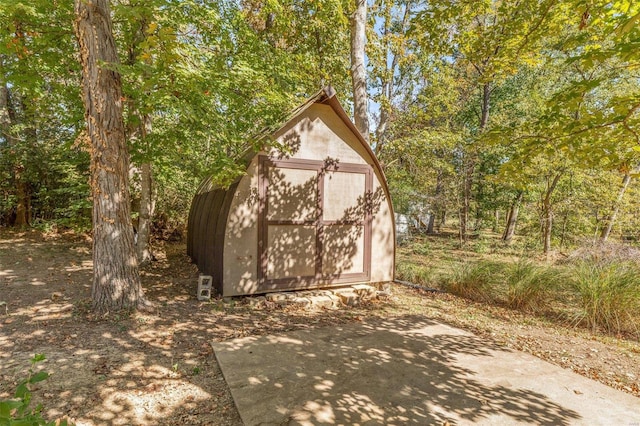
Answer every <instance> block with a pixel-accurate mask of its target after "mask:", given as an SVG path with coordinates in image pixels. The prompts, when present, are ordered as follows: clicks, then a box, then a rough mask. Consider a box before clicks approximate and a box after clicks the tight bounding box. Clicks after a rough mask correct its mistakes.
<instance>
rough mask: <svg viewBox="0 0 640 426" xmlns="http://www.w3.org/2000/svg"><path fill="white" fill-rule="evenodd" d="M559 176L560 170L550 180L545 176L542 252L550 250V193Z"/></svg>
mask: <svg viewBox="0 0 640 426" xmlns="http://www.w3.org/2000/svg"><path fill="white" fill-rule="evenodd" d="M561 177H562V172H560V173H558V174H556V175H555V176H554V178H553V181H551V182H549V178H547V190H546V191H545V194H544V198H543V199H542V221H543V223H542V241H543V252H544V254H549V252H550V251H551V230H552V228H553V208H552V205H551V195H552V194H553V191H555V189H556V186H557V185H558V182H559V181H560V178H561Z"/></svg>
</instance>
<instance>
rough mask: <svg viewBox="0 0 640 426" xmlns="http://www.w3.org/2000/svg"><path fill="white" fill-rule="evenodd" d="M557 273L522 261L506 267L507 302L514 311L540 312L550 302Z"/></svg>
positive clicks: (530, 262)
mask: <svg viewBox="0 0 640 426" xmlns="http://www.w3.org/2000/svg"><path fill="white" fill-rule="evenodd" d="M555 275H556V271H554V270H553V269H551V268H549V267H546V266H540V265H536V264H535V263H534V262H532V261H531V260H527V259H521V260H520V261H518V262H516V263H512V264H510V265H509V266H507V267H506V269H505V273H504V279H505V283H506V286H507V288H506V302H507V305H508V306H509V307H511V308H514V309H522V310H538V309H539V308H540V307H542V306H544V304H545V303H546V302H548V301H549V299H550V296H551V290H552V288H553V284H554V281H555Z"/></svg>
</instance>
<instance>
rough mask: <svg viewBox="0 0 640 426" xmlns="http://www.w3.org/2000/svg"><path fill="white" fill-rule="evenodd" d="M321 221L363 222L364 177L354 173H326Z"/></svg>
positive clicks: (361, 174)
mask: <svg viewBox="0 0 640 426" xmlns="http://www.w3.org/2000/svg"><path fill="white" fill-rule="evenodd" d="M323 180H324V185H323V191H322V194H323V200H322V219H323V220H325V221H332V220H337V221H356V220H357V221H363V220H364V219H365V211H364V195H365V191H366V188H365V184H366V175H365V174H364V173H354V172H328V173H326V174H325V176H324V179H323Z"/></svg>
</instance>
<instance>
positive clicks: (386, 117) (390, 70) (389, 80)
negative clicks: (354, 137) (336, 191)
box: [375, 1, 412, 154]
mask: <svg viewBox="0 0 640 426" xmlns="http://www.w3.org/2000/svg"><path fill="white" fill-rule="evenodd" d="M388 3H389V4H390V5H391V7H396V6H397V5H396V3H395V2H394V1H390V2H388ZM384 7H389V5H385V6H384ZM411 8H412V2H411V1H408V2H406V4H405V5H404V14H403V16H402V23H401V26H400V31H402V32H403V33H405V32H406V31H407V29H408V27H409V24H410V22H411ZM392 25H393V22H392V19H391V13H385V19H384V35H385V36H386V35H388V33H389V32H390V31H391V27H392ZM385 52H386V58H385V65H386V69H385V73H384V75H383V76H380V78H381V80H382V81H381V82H382V90H381V92H382V95H383V97H384V100H385V101H386V102H381V105H380V120H379V121H378V126H377V127H376V131H375V133H376V154H380V153H381V151H382V147H383V146H384V145H385V143H386V133H387V129H388V127H389V123H390V121H391V105H392V102H393V98H394V86H393V80H394V75H395V73H396V68H397V67H398V55H397V54H395V53H394V52H393V51H392V50H391V48H390V47H389V45H388V44H387V48H386V49H385ZM389 57H390V58H391V62H390V63H389V61H388V60H387V59H388V58H389Z"/></svg>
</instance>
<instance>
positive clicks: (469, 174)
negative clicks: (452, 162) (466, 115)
mask: <svg viewBox="0 0 640 426" xmlns="http://www.w3.org/2000/svg"><path fill="white" fill-rule="evenodd" d="M490 107H491V85H490V84H489V83H484V84H483V85H482V105H481V114H480V123H479V124H480V127H479V128H478V132H479V133H480V134H482V133H483V132H484V131H485V130H486V129H487V125H488V124H489V110H490ZM476 157H477V153H476V152H475V147H473V146H472V147H470V148H469V153H468V155H467V159H466V161H465V162H464V175H463V180H464V182H463V185H462V186H463V188H462V211H461V212H460V239H461V240H462V242H463V243H466V242H467V238H468V228H469V211H470V210H471V196H472V189H473V188H472V186H473V178H474V175H475V168H476V163H477V161H478V160H477V158H476Z"/></svg>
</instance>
